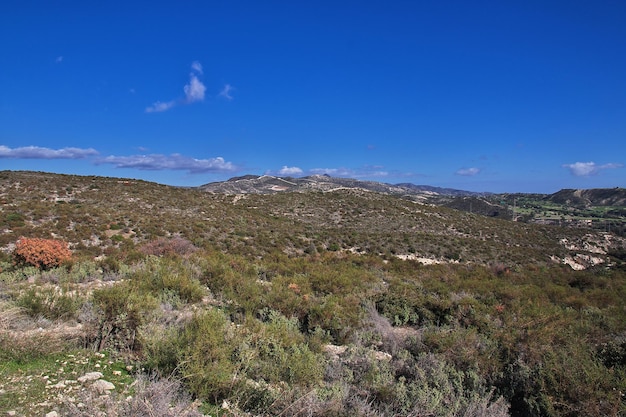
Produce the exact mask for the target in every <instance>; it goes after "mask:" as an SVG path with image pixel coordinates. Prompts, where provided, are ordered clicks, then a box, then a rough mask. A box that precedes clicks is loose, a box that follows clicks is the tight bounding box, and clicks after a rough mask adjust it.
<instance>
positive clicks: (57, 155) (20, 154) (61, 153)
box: [0, 145, 98, 159]
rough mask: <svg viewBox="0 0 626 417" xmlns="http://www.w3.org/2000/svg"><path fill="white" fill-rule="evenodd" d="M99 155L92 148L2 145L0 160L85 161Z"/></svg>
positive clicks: (0, 147)
mask: <svg viewBox="0 0 626 417" xmlns="http://www.w3.org/2000/svg"><path fill="white" fill-rule="evenodd" d="M95 155H98V151H96V150H95V149H92V148H87V149H83V148H61V149H50V148H42V147H39V146H24V147H20V148H9V147H8V146H4V145H0V158H13V159H83V158H87V157H90V156H95Z"/></svg>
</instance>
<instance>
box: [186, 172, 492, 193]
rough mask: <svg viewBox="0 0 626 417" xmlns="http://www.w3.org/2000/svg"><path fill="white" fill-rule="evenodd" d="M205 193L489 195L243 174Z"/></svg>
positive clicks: (324, 177) (318, 177)
mask: <svg viewBox="0 0 626 417" xmlns="http://www.w3.org/2000/svg"><path fill="white" fill-rule="evenodd" d="M197 188H198V189H200V190H202V191H207V192H213V193H225V194H273V193H279V192H285V191H289V192H307V191H322V192H327V191H333V190H336V189H338V188H355V189H361V190H366V191H373V192H379V193H383V194H391V195H407V196H413V197H421V198H426V197H428V196H432V195H439V196H481V195H489V194H491V193H486V192H474V191H466V190H458V189H453V188H442V187H434V186H429V185H416V184H411V183H400V184H389V183H384V182H378V181H364V180H358V179H354V178H342V177H332V176H330V175H310V176H306V177H298V178H295V177H280V176H273V175H243V176H238V177H233V178H230V179H228V180H226V181H216V182H210V183H207V184H203V185H200V186H198V187H197Z"/></svg>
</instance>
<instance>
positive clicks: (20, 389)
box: [0, 350, 134, 415]
mask: <svg viewBox="0 0 626 417" xmlns="http://www.w3.org/2000/svg"><path fill="white" fill-rule="evenodd" d="M126 366H127V365H126V363H125V362H124V361H121V360H119V359H116V358H115V356H113V355H111V354H110V353H109V352H103V353H97V352H93V351H91V350H69V351H64V352H57V353H54V354H47V355H41V356H37V357H31V358H22V357H20V358H13V359H9V358H6V357H5V358H4V360H3V361H2V362H1V364H0V381H1V382H0V392H2V395H0V414H3V415H6V414H7V413H8V412H9V411H15V412H17V414H18V415H43V414H46V413H47V412H49V411H52V410H54V409H57V410H58V409H59V408H60V407H61V406H62V405H63V404H64V403H65V402H67V401H71V400H72V399H74V400H75V399H76V398H77V397H78V396H79V394H80V392H81V391H82V390H84V388H83V387H82V386H81V384H80V383H79V382H78V381H77V379H78V378H79V377H81V376H83V375H84V374H85V373H87V372H93V371H99V372H101V373H102V374H103V379H105V380H107V381H109V382H111V383H113V384H114V385H115V386H116V387H118V390H119V392H122V391H123V390H124V389H125V388H126V387H128V386H130V384H131V383H132V381H133V380H134V377H133V376H132V375H131V374H130V373H129V371H128V370H127V368H126Z"/></svg>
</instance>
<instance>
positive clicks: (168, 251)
mask: <svg viewBox="0 0 626 417" xmlns="http://www.w3.org/2000/svg"><path fill="white" fill-rule="evenodd" d="M139 250H140V252H142V253H143V254H145V255H155V256H174V255H180V256H186V255H191V254H192V253H194V252H195V251H197V250H198V248H197V247H195V246H194V244H193V243H191V242H190V241H188V240H187V239H185V238H182V237H179V236H177V237H173V238H171V239H167V238H164V237H160V238H158V239H155V240H153V241H151V242H148V243H146V244H144V245H142V246H141V248H139Z"/></svg>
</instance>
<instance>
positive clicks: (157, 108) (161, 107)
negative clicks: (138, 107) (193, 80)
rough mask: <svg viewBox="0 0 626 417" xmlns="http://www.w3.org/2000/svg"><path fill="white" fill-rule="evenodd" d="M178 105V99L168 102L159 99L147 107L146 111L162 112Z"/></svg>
mask: <svg viewBox="0 0 626 417" xmlns="http://www.w3.org/2000/svg"><path fill="white" fill-rule="evenodd" d="M175 105H176V100H172V101H168V102H166V103H163V102H160V101H157V102H156V103H154V104H153V105H152V106H148V107H146V113H160V112H162V111H167V110H169V109H171V108H172V107H174V106H175Z"/></svg>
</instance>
